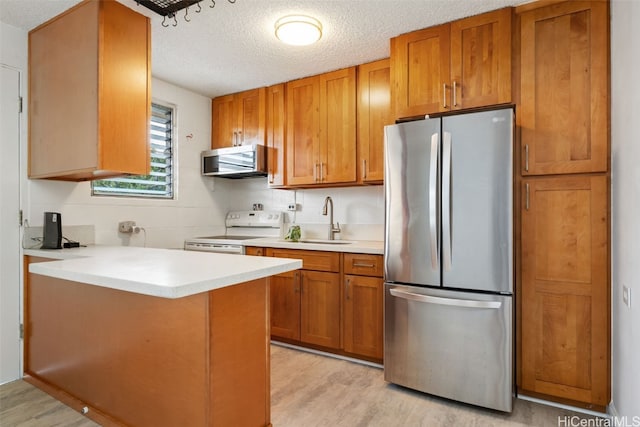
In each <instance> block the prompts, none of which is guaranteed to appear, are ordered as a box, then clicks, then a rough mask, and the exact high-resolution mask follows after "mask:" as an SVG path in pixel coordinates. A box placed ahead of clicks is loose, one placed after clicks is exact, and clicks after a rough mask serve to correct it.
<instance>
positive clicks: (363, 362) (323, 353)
mask: <svg viewBox="0 0 640 427" xmlns="http://www.w3.org/2000/svg"><path fill="white" fill-rule="evenodd" d="M271 344H273V345H277V346H280V347H285V348H290V349H293V350H300V351H305V352H307V353H312V354H317V355H319V356H327V357H333V358H334V359H340V360H346V361H347V362H353V363H359V364H360V365H366V366H371V367H373V368H378V369H382V368H383V366H382V365H381V364H379V363H374V362H369V361H368V360H362V359H356V358H355V357H348V356H343V355H341V354H334V353H329V352H326V351H321V350H315V349H313V348H307V347H302V346H298V345H295V344H289V343H286V342H281V341H271Z"/></svg>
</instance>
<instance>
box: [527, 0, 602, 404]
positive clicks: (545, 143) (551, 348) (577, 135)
mask: <svg viewBox="0 0 640 427" xmlns="http://www.w3.org/2000/svg"><path fill="white" fill-rule="evenodd" d="M536 6H537V5H536V4H535V3H533V4H527V5H524V6H521V7H520V8H518V9H517V10H516V12H517V22H519V57H520V63H519V68H520V84H519V91H518V90H517V91H518V92H519V100H518V105H517V111H518V114H517V123H518V128H519V131H520V155H521V162H520V172H521V177H520V178H518V179H519V180H520V192H521V197H520V199H521V208H520V218H519V220H520V227H521V236H520V237H521V251H520V254H519V256H520V260H521V263H520V289H519V306H520V310H519V314H520V319H519V320H520V322H519V324H520V336H519V340H518V341H519V350H520V351H519V355H518V362H519V365H520V367H521V369H520V372H519V375H518V389H519V392H520V393H521V394H525V395H530V396H537V397H543V398H548V399H553V400H558V401H560V402H565V403H569V404H573V405H578V406H582V407H586V408H593V409H598V410H603V409H604V408H605V406H606V405H607V404H608V403H609V401H610V317H611V313H610V306H611V301H610V294H611V288H610V260H609V258H610V249H609V248H610V245H609V235H610V233H609V229H610V226H609V210H610V201H609V200H610V190H609V188H610V169H609V151H610V145H609V93H608V90H609V68H608V64H609V3H608V2H607V1H591V2H587V1H570V2H563V3H555V4H551V5H547V6H543V7H536Z"/></svg>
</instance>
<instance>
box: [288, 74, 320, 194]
mask: <svg viewBox="0 0 640 427" xmlns="http://www.w3.org/2000/svg"><path fill="white" fill-rule="evenodd" d="M319 130H320V81H319V78H318V77H309V78H306V79H301V80H295V81H293V82H289V83H287V136H286V147H287V148H286V150H287V184H288V185H300V184H313V183H315V182H316V180H317V179H318V176H319V175H318V174H319V165H318V155H319V151H320V135H319Z"/></svg>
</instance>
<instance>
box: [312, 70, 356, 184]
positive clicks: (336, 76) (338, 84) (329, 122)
mask: <svg viewBox="0 0 640 427" xmlns="http://www.w3.org/2000/svg"><path fill="white" fill-rule="evenodd" d="M320 130H321V131H320V157H319V158H320V163H321V164H320V181H321V182H322V183H342V182H355V180H356V168H355V162H356V69H355V67H351V68H345V69H343V70H338V71H334V72H331V73H326V74H322V75H321V76H320Z"/></svg>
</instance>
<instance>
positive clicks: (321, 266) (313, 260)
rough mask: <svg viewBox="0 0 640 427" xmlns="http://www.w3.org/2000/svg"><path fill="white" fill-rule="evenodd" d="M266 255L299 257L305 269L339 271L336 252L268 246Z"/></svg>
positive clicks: (338, 255) (338, 256) (338, 259)
mask: <svg viewBox="0 0 640 427" xmlns="http://www.w3.org/2000/svg"><path fill="white" fill-rule="evenodd" d="M267 256H272V257H276V258H294V259H301V260H302V268H303V269H305V270H316V271H334V272H336V273H337V272H340V254H339V253H337V252H322V251H303V250H298V249H277V248H269V249H268V250H267Z"/></svg>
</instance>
